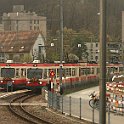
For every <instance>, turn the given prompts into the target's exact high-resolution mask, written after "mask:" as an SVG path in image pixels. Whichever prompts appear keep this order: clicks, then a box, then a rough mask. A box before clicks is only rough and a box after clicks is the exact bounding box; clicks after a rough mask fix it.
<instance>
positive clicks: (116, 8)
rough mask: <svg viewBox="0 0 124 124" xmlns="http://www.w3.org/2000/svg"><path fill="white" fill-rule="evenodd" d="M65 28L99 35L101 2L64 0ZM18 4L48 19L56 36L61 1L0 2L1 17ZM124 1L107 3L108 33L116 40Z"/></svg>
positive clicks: (24, 0) (25, 0)
mask: <svg viewBox="0 0 124 124" xmlns="http://www.w3.org/2000/svg"><path fill="white" fill-rule="evenodd" d="M63 1H64V26H65V27H67V28H72V29H74V30H76V31H79V30H81V29H85V30H89V31H91V32H93V33H94V34H96V35H97V34H98V29H99V16H98V15H97V13H99V0H63ZM16 4H18V5H19V4H23V5H25V10H26V11H35V12H36V13H38V14H39V15H43V16H46V17H47V20H48V22H47V24H48V29H49V30H52V33H53V34H54V33H55V32H56V30H58V29H59V27H60V26H59V21H60V18H59V0H0V15H2V13H3V12H10V11H11V10H12V6H13V5H16ZM123 10H124V0H108V1H107V33H108V34H109V35H110V36H111V37H113V38H114V39H121V20H122V19H121V13H122V11H123Z"/></svg>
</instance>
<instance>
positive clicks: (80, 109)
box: [80, 98, 81, 120]
mask: <svg viewBox="0 0 124 124" xmlns="http://www.w3.org/2000/svg"><path fill="white" fill-rule="evenodd" d="M80 120H81V98H80Z"/></svg>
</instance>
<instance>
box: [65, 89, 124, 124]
mask: <svg viewBox="0 0 124 124" xmlns="http://www.w3.org/2000/svg"><path fill="white" fill-rule="evenodd" d="M98 89H99V88H98V87H93V88H89V89H85V90H82V91H78V92H75V93H72V94H68V95H67V96H71V98H72V99H77V98H82V102H83V104H82V108H81V111H82V114H81V117H82V118H83V119H85V120H89V121H92V120H93V110H92V109H91V108H90V107H89V99H90V98H89V96H88V95H89V94H90V93H92V92H93V91H98ZM74 104H75V103H74ZM76 104H77V102H76ZM78 106H79V105H78ZM72 109H73V108H72ZM74 109H76V110H78V109H79V108H78V107H77V106H76V108H75V107H74ZM72 111H73V110H72ZM73 114H74V115H79V112H78V111H76V112H74V113H73ZM108 115H109V114H108V112H106V124H122V123H123V121H124V116H121V115H117V114H114V113H110V116H108ZM108 117H109V118H108ZM109 119H110V121H109ZM94 121H95V122H96V123H98V122H99V111H98V110H95V111H94Z"/></svg>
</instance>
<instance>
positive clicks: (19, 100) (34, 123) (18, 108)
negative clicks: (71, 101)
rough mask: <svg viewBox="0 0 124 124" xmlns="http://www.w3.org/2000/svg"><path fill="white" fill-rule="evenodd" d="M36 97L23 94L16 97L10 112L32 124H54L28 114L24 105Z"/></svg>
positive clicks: (11, 102) (12, 101)
mask: <svg viewBox="0 0 124 124" xmlns="http://www.w3.org/2000/svg"><path fill="white" fill-rule="evenodd" d="M33 96H35V94H33V93H23V94H21V95H18V96H16V97H14V98H13V99H12V100H11V101H10V104H9V109H10V111H11V112H12V113H13V114H15V115H16V116H18V117H19V118H21V119H23V120H25V121H27V122H29V123H30V124H53V123H52V122H49V121H48V120H44V119H43V118H39V117H37V116H35V115H33V114H32V113H30V112H28V111H27V110H26V109H25V107H24V106H23V103H24V102H25V101H26V100H27V99H29V98H31V97H33ZM14 103H15V104H14Z"/></svg>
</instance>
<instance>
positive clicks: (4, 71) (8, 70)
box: [1, 68, 15, 78]
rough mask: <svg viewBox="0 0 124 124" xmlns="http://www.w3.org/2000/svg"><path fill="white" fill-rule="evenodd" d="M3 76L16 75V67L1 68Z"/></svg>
mask: <svg viewBox="0 0 124 124" xmlns="http://www.w3.org/2000/svg"><path fill="white" fill-rule="evenodd" d="M1 77H9V78H14V77H15V69H14V68H2V69H1Z"/></svg>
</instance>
